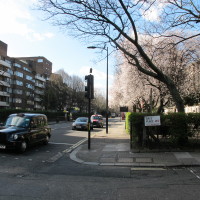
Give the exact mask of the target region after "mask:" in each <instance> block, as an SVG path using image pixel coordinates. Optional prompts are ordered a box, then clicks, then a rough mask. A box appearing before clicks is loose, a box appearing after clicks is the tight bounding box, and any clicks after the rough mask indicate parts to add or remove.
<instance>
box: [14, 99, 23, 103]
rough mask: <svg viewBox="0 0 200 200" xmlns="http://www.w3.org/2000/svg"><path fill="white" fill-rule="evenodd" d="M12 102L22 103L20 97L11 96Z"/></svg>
mask: <svg viewBox="0 0 200 200" xmlns="http://www.w3.org/2000/svg"><path fill="white" fill-rule="evenodd" d="M13 102H14V103H22V99H20V98H13Z"/></svg>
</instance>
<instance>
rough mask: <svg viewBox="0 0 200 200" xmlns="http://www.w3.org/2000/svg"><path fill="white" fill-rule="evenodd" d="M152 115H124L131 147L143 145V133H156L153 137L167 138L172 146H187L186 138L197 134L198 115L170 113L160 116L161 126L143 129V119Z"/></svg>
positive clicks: (199, 120) (199, 122)
mask: <svg viewBox="0 0 200 200" xmlns="http://www.w3.org/2000/svg"><path fill="white" fill-rule="evenodd" d="M153 115H157V114H152V113H130V112H129V113H127V114H126V132H127V133H129V134H131V138H132V143H133V145H139V146H141V145H143V144H142V140H143V138H142V137H143V131H144V128H146V129H147V130H148V131H149V130H150V131H156V133H155V135H156V134H157V135H160V136H161V137H163V138H164V137H165V138H168V142H170V143H171V144H172V145H175V146H176V145H178V146H185V145H187V144H188V138H192V137H194V136H195V134H199V128H200V127H199V126H200V114H199V113H189V114H186V113H170V114H162V115H160V118H161V126H157V127H144V117H145V116H153Z"/></svg>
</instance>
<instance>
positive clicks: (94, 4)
mask: <svg viewBox="0 0 200 200" xmlns="http://www.w3.org/2000/svg"><path fill="white" fill-rule="evenodd" d="M39 1H40V9H41V10H42V11H44V12H46V13H47V19H48V20H52V22H53V23H54V25H57V26H60V27H62V28H63V29H65V30H67V31H68V33H70V34H72V35H74V36H76V37H80V38H81V39H84V40H86V41H87V42H90V43H94V44H95V46H99V47H101V48H102V47H105V45H110V46H112V47H113V48H114V49H116V50H120V51H121V52H123V54H124V55H125V57H126V58H127V59H128V61H129V64H131V65H132V66H134V67H136V68H137V69H138V70H139V71H140V72H141V73H144V74H145V75H147V76H150V77H153V78H155V79H157V80H158V81H160V82H162V83H164V84H165V85H166V87H167V88H168V90H169V91H170V93H171V95H172V97H173V100H174V102H175V104H176V106H177V109H178V111H180V112H183V111H184V105H183V101H182V98H181V96H180V94H179V91H178V89H177V87H176V85H175V84H174V82H173V80H172V79H171V78H170V76H168V75H167V74H165V72H163V71H162V70H160V69H159V67H158V66H157V65H156V63H155V62H153V60H152V58H151V56H150V54H149V53H148V52H147V51H146V49H145V46H144V45H143V43H142V40H143V38H144V37H145V36H147V35H148V36H149V37H152V39H156V38H157V37H161V36H162V37H163V36H165V37H172V36H173V37H176V38H178V41H177V44H179V43H180V42H182V41H185V40H187V39H188V38H192V37H197V36H198V35H199V32H197V31H199V28H198V27H199V20H200V18H199V10H200V9H199V8H200V5H199V3H198V1H197V0H193V1H192V0H190V1H188V0H39ZM155 8H156V11H158V16H157V17H156V18H154V20H153V21H152V19H151V17H150V16H151V15H150V14H151V12H152V10H153V9H155ZM176 27H178V28H180V29H181V31H183V30H188V28H189V27H190V34H188V33H184V34H182V35H179V34H178V33H175V34H174V31H175V30H176V31H177V29H175V28H176ZM172 31H173V33H172ZM179 31H180V30H179Z"/></svg>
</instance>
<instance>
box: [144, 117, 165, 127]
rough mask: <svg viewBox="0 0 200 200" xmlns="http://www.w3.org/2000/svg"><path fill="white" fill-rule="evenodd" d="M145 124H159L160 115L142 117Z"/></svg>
mask: <svg viewBox="0 0 200 200" xmlns="http://www.w3.org/2000/svg"><path fill="white" fill-rule="evenodd" d="M144 125H145V126H160V125H161V123H160V116H145V117H144Z"/></svg>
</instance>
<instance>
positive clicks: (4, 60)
mask: <svg viewBox="0 0 200 200" xmlns="http://www.w3.org/2000/svg"><path fill="white" fill-rule="evenodd" d="M51 73H52V63H51V62H50V61H49V60H47V59H46V58H44V57H41V56H38V57H9V56H7V44H5V43H4V42H2V41H0V109H1V108H16V109H28V110H40V109H43V105H42V99H43V95H44V90H45V85H46V82H47V80H48V79H49V77H50V75H51Z"/></svg>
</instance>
